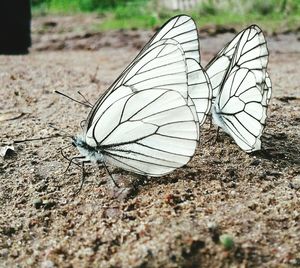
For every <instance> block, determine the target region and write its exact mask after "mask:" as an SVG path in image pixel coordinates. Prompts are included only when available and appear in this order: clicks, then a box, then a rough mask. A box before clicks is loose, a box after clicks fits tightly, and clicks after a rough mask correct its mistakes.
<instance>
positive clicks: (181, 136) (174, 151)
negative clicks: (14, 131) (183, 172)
mask: <svg viewBox="0 0 300 268" xmlns="http://www.w3.org/2000/svg"><path fill="white" fill-rule="evenodd" d="M199 61H200V58H199V41H198V33H197V28H196V26H195V23H194V21H193V20H192V19H191V18H190V17H188V16H185V15H182V16H177V17H174V18H172V19H170V20H169V21H168V22H167V23H166V24H165V25H164V26H163V27H162V29H161V30H160V31H159V32H158V33H157V34H156V35H155V36H154V37H153V38H152V39H151V40H150V41H149V43H148V44H147V45H146V46H145V47H144V48H143V49H142V51H141V52H140V53H139V54H138V56H137V57H136V58H135V59H134V60H133V61H132V62H131V63H130V64H129V66H128V67H127V68H126V69H125V70H124V71H123V72H122V74H121V75H120V77H119V78H118V79H117V80H116V81H115V82H114V83H113V85H112V86H111V87H110V88H109V89H108V90H107V91H106V92H105V93H104V94H103V95H102V96H101V97H100V98H99V99H98V100H97V102H96V104H95V105H94V106H93V108H92V110H91V111H90V113H89V115H88V118H87V120H86V122H85V126H84V129H83V133H82V135H80V136H78V137H76V138H75V139H74V144H75V145H76V147H77V148H78V150H79V152H80V153H81V155H82V156H83V157H84V159H83V161H91V162H97V163H104V164H105V165H106V164H109V165H114V166H117V167H121V168H123V169H126V170H128V171H132V172H135V173H138V174H143V175H149V176H161V175H164V174H166V173H169V172H171V171H173V170H174V169H176V168H178V167H181V166H183V165H185V164H186V163H188V162H189V161H190V159H191V158H192V156H193V155H194V153H195V149H196V146H197V141H198V138H199V122H200V123H201V124H202V121H204V119H205V117H206V115H207V113H208V112H209V110H210V103H211V101H210V99H211V88H210V87H209V85H208V84H207V83H206V84H205V83H204V82H203V81H204V79H205V75H203V72H202V68H201V66H200V64H199ZM202 79H203V80H202ZM201 90H202V91H204V92H203V93H202V92H201ZM198 91H200V92H199V93H198ZM198 97H199V99H201V100H203V101H202V103H203V105H204V106H205V107H202V106H201V107H200V105H199V108H198V109H196V108H195V104H194V101H197V100H198ZM200 97H201V98H200ZM198 116H199V118H200V119H198Z"/></svg>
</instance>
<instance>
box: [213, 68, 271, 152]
mask: <svg viewBox="0 0 300 268" xmlns="http://www.w3.org/2000/svg"><path fill="white" fill-rule="evenodd" d="M262 101H263V94H262V92H261V90H260V88H259V86H257V83H256V77H255V74H254V73H253V72H252V71H250V70H248V69H246V68H241V69H238V70H236V71H235V72H232V73H231V74H230V76H229V77H228V79H227V80H226V82H225V84H224V85H223V88H222V91H221V92H220V94H219V95H218V96H217V98H216V102H215V106H214V108H213V116H214V119H215V121H216V122H217V124H218V125H219V126H221V127H222V129H223V130H224V131H225V132H227V133H228V134H229V135H231V136H232V137H233V139H234V140H235V142H236V143H237V144H238V145H239V146H240V147H241V148H242V149H243V150H244V151H246V152H251V151H255V150H258V149H260V146H261V142H260V136H261V134H262V131H263V129H264V124H263V123H262V121H264V120H265V118H266V110H265V109H264V107H263V105H262Z"/></svg>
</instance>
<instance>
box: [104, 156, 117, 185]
mask: <svg viewBox="0 0 300 268" xmlns="http://www.w3.org/2000/svg"><path fill="white" fill-rule="evenodd" d="M102 163H103V166H104V168H105V170H106V172H107V173H108V175H109V176H110V177H111V179H112V181H113V183H114V185H115V186H116V187H118V188H120V186H119V185H118V184H117V182H116V181H115V180H114V178H113V176H112V174H111V172H110V171H109V169H108V167H107V165H106V164H105V162H104V161H103V162H102Z"/></svg>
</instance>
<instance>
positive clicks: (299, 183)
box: [289, 175, 300, 190]
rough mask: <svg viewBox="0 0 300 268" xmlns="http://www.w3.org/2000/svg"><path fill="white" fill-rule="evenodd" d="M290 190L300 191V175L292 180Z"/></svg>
mask: <svg viewBox="0 0 300 268" xmlns="http://www.w3.org/2000/svg"><path fill="white" fill-rule="evenodd" d="M289 186H290V188H292V189H295V190H299V189H300V175H298V176H296V177H295V178H293V179H292V181H291V182H290V183H289Z"/></svg>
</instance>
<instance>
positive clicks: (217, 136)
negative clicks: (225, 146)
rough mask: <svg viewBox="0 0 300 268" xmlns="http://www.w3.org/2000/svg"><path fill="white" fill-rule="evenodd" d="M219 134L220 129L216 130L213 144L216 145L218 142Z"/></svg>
mask: <svg viewBox="0 0 300 268" xmlns="http://www.w3.org/2000/svg"><path fill="white" fill-rule="evenodd" d="M219 132H220V127H218V128H217V134H216V139H215V142H214V144H216V143H217V141H218V138H219Z"/></svg>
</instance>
